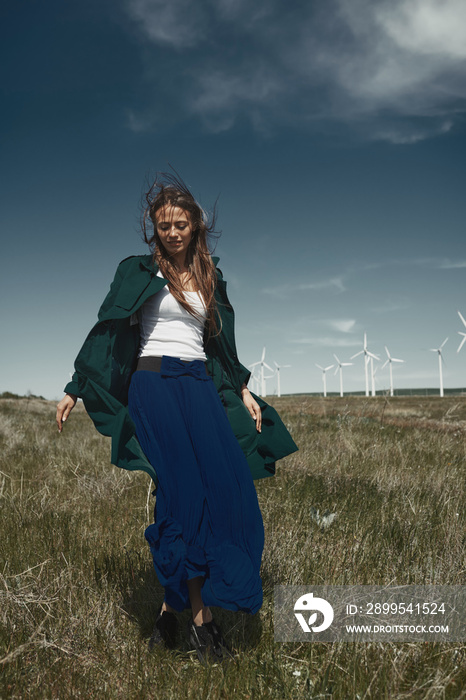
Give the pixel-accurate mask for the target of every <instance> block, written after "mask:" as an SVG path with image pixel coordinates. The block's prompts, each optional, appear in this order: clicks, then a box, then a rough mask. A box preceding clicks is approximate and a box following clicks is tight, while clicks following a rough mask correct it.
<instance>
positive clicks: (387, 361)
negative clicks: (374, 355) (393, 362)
mask: <svg viewBox="0 0 466 700" xmlns="http://www.w3.org/2000/svg"><path fill="white" fill-rule="evenodd" d="M389 362H390V360H385V362H384V363H383V365H382V369H383V368H384V367H386V365H388V363H389Z"/></svg>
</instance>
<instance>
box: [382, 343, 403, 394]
mask: <svg viewBox="0 0 466 700" xmlns="http://www.w3.org/2000/svg"><path fill="white" fill-rule="evenodd" d="M385 352H386V353H387V358H388V359H387V360H385V362H384V363H383V365H382V369H383V368H384V367H386V365H388V367H389V369H390V396H393V372H392V362H404V360H397V358H396V357H392V356H391V355H390V353H389V352H388V348H387V346H385Z"/></svg>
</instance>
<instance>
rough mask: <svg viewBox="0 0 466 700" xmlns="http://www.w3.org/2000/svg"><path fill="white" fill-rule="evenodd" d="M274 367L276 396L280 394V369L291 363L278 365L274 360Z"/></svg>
mask: <svg viewBox="0 0 466 700" xmlns="http://www.w3.org/2000/svg"><path fill="white" fill-rule="evenodd" d="M274 364H275V367H276V368H277V369H276V370H275V371H276V373H277V396H281V393H280V370H281V369H282V368H283V367H291V365H279V364H278V362H275V360H274Z"/></svg>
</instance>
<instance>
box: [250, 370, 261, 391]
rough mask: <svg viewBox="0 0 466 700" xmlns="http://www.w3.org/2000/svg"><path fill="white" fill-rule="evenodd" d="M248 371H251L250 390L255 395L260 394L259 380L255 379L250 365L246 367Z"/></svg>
mask: <svg viewBox="0 0 466 700" xmlns="http://www.w3.org/2000/svg"><path fill="white" fill-rule="evenodd" d="M248 369H250V370H252V371H251V389H252V390H253V391H254V393H255V394H259V393H260V387H259V379H258V378H257V376H256V374H255V371H254V367H253V366H252V365H249V366H248Z"/></svg>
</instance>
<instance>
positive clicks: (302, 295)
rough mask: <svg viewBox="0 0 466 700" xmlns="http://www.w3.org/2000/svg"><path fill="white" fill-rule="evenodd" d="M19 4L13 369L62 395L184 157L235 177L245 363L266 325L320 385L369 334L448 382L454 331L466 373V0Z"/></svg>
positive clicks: (5, 210)
mask: <svg viewBox="0 0 466 700" xmlns="http://www.w3.org/2000/svg"><path fill="white" fill-rule="evenodd" d="M251 8H252V9H251ZM1 20H2V27H3V36H2V42H1V44H0V51H1V53H2V54H3V55H2V62H1V65H2V81H1V83H2V91H3V99H2V111H1V113H0V120H1V134H2V163H3V167H2V183H1V193H2V206H1V212H0V222H1V228H0V230H1V233H2V269H1V285H2V294H1V303H2V317H3V327H4V334H3V338H4V341H3V343H2V355H3V358H2V359H3V362H2V370H1V372H2V374H1V377H0V391H4V390H11V391H16V392H19V393H25V392H26V391H28V390H30V391H32V392H33V393H38V394H43V395H45V396H46V397H48V398H54V397H59V396H60V393H61V389H62V387H63V385H64V384H65V383H66V381H67V379H68V373H69V372H70V371H71V370H72V363H73V360H74V356H75V355H76V353H77V351H78V350H79V347H80V345H81V344H82V341H83V339H84V337H85V335H86V333H87V332H88V330H89V329H90V327H91V326H92V325H93V323H94V321H95V319H96V313H97V309H98V307H99V305H100V303H101V301H102V299H103V297H104V296H105V294H106V291H107V289H108V286H109V284H110V282H111V279H112V277H113V274H114V270H115V268H116V266H117V264H118V262H119V261H120V260H121V259H122V258H124V257H127V256H128V255H131V254H138V253H143V252H146V250H145V246H144V244H143V243H142V242H141V240H140V234H139V230H138V221H139V215H140V207H139V202H140V198H141V193H142V192H143V190H144V185H145V182H146V180H147V178H150V176H151V175H153V174H154V173H155V172H156V171H157V170H167V169H168V164H169V163H170V164H172V165H173V166H174V167H175V168H176V169H177V171H178V172H179V173H180V174H181V175H182V176H183V178H184V179H185V180H186V182H187V183H188V184H189V185H190V186H191V187H192V189H193V192H194V194H195V195H196V196H197V197H198V198H199V199H200V201H201V202H202V204H203V205H204V206H205V207H206V208H209V207H210V206H212V205H213V203H214V201H215V199H216V198H217V196H219V201H218V210H219V227H220V228H221V229H222V231H223V233H222V237H221V238H220V240H219V242H218V245H217V250H216V253H217V254H218V255H219V256H220V257H221V263H220V267H221V268H222V269H223V272H224V275H225V278H226V279H227V280H228V286H229V293H230V297H231V300H232V302H233V304H234V306H235V309H236V316H237V337H238V346H239V354H240V359H241V360H242V361H243V363H244V364H250V363H252V362H254V361H256V360H258V359H259V358H260V354H261V352H262V348H263V346H264V345H265V346H266V347H267V357H266V359H267V361H268V362H269V363H270V364H272V363H273V361H274V360H275V361H277V362H278V363H280V364H291V365H292V367H291V368H289V369H286V370H283V373H282V390H283V391H318V390H320V388H321V386H322V381H321V374H320V370H318V369H317V368H316V367H315V363H318V364H321V365H324V366H326V365H329V364H332V363H333V362H334V358H333V353H334V352H336V353H337V355H338V356H339V357H340V359H341V360H343V361H347V360H348V359H349V357H350V355H352V354H354V353H355V352H357V351H358V350H359V349H360V346H362V339H363V334H364V332H367V334H368V342H369V348H370V349H371V350H372V351H373V352H375V353H377V354H379V355H380V357H383V356H385V350H384V346H385V345H387V346H388V347H389V349H390V351H391V353H392V355H393V356H395V357H399V358H403V359H405V360H406V362H405V364H400V365H397V366H396V367H395V385H396V386H399V387H400V386H404V387H424V386H436V385H438V365H437V359H436V357H435V355H434V354H433V353H431V352H429V348H436V347H438V346H439V345H440V343H441V342H442V341H443V340H444V338H445V337H447V336H449V338H450V339H449V341H448V343H447V344H446V345H445V348H444V357H445V369H444V378H445V384H446V386H465V385H466V371H465V361H466V360H465V358H466V354H465V352H466V350H465V349H463V350H462V352H461V353H460V354H457V353H456V349H457V347H458V344H459V342H460V336H458V335H457V332H458V331H459V330H464V328H463V326H462V323H461V321H460V319H459V317H458V314H457V309H459V310H461V311H462V313H463V316H466V298H465V282H464V275H465V271H466V250H465V242H464V241H465V208H466V205H465V199H466V198H465V196H464V192H465V185H466V182H465V144H466V140H465V135H466V130H465V119H464V113H465V93H466V86H465V85H466V83H465V65H466V6H465V5H464V3H463V2H460V0H444V1H443V2H440V0H424V2H422V3H421V2H419V1H418V0H390V1H389V0H378V1H377V2H369V0H354V1H353V2H351V3H347V2H344V0H329V1H328V2H325V3H321V2H306V3H294V4H290V3H284V2H274V0H267V2H265V0H264V1H262V2H261V1H259V2H257V3H255V4H254V5H253V6H251V5H250V4H247V3H246V2H245V1H243V0H216V1H215V2H214V1H213V0H212V1H210V0H209V1H207V0H203V1H201V2H197V3H193V2H189V1H188V0H173V2H170V3H166V2H165V3H163V2H159V0H126V1H125V2H112V3H110V2H107V1H101V0H98V1H96V2H86V1H84V2H80V3H76V4H69V3H62V2H48V3H45V4H44V3H39V2H32V1H31V0H29V1H27V2H20V3H13V2H7V3H4V4H3V8H2V11H1ZM384 359H385V357H384ZM359 360H360V358H358V359H357V360H355V363H358V361H359ZM345 369H346V373H345V388H347V389H348V390H350V389H353V390H355V389H362V388H363V382H364V372H363V364H362V361H361V362H359V364H355V365H354V366H352V367H348V368H345ZM376 380H377V388H386V387H387V385H388V373H387V368H385V369H384V370H382V369H381V367H379V368H378V371H377V374H376ZM327 386H328V388H329V390H336V389H337V377H334V376H333V374H329V375H328V382H327ZM275 387H276V380H275V379H271V380H270V381H269V383H268V390H269V391H273V390H274V388H275Z"/></svg>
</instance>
